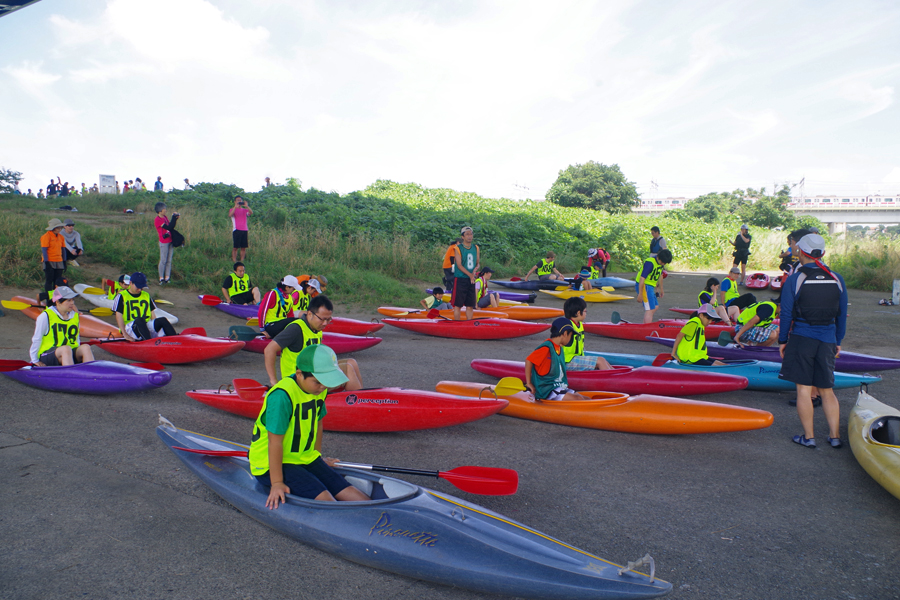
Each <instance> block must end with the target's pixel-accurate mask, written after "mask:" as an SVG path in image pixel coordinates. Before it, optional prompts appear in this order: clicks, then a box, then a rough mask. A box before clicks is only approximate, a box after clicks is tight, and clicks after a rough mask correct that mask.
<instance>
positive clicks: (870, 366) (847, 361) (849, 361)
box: [647, 335, 900, 373]
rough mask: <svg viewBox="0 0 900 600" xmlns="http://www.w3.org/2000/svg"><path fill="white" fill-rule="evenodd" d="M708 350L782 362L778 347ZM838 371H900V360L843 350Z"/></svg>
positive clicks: (710, 347)
mask: <svg viewBox="0 0 900 600" xmlns="http://www.w3.org/2000/svg"><path fill="white" fill-rule="evenodd" d="M647 341H648V342H656V343H657V344H662V345H663V346H668V347H669V348H671V347H673V345H674V343H675V340H668V339H664V338H660V337H656V336H652V335H651V336H647ZM706 350H707V352H708V353H709V356H710V358H725V359H739V360H740V359H748V358H749V359H752V360H768V361H771V362H777V363H780V362H781V354H779V352H778V346H769V347H763V346H745V347H743V348H741V347H740V346H736V345H735V344H728V345H727V346H720V345H719V344H718V343H717V342H709V341H707V342H706ZM834 368H835V370H836V371H846V372H849V373H859V372H868V371H888V370H890V369H900V360H897V359H896V358H885V357H883V356H873V355H871V354H859V353H857V352H847V351H846V350H841V355H840V356H839V357H837V358H836V359H835V361H834Z"/></svg>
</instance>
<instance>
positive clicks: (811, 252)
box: [797, 233, 825, 258]
mask: <svg viewBox="0 0 900 600" xmlns="http://www.w3.org/2000/svg"><path fill="white" fill-rule="evenodd" d="M797 247H798V248H799V249H800V251H801V252H803V254H806V255H807V256H811V257H813V258H820V257H821V256H822V255H823V254H825V240H824V238H822V236H821V235H819V234H816V233H810V234H807V235H804V236H803V237H802V238H800V241H799V242H797Z"/></svg>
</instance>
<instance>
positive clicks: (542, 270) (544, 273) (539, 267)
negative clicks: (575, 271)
mask: <svg viewBox="0 0 900 600" xmlns="http://www.w3.org/2000/svg"><path fill="white" fill-rule="evenodd" d="M554 260H556V253H555V252H553V251H552V250H551V251H548V252H547V258H542V259H541V262H539V263H538V264H536V265H534V266H533V267H531V270H530V271H528V273H527V274H526V275H525V277H523V279H524V280H525V281H528V278H529V277H531V274H532V273H534V272H535V271H537V276H538V279H539V280H540V281H548V280H550V279H558V280H560V281H563V280H564V279H565V277H563V275H562V273H560V272H559V271H557V270H556V267H555V266H554V264H553V261H554Z"/></svg>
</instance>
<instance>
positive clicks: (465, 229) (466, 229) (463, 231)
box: [459, 225, 474, 234]
mask: <svg viewBox="0 0 900 600" xmlns="http://www.w3.org/2000/svg"><path fill="white" fill-rule="evenodd" d="M467 231H472V228H471V227H469V226H468V225H466V226H465V227H463V228H462V229H460V230H459V233H460V234H463V233H465V232H467ZM473 233H474V232H473Z"/></svg>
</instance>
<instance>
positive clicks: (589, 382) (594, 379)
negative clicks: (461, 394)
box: [472, 359, 747, 396]
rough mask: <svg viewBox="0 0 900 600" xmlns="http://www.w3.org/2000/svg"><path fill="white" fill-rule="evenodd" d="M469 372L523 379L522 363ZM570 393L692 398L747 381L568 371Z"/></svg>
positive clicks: (656, 371)
mask: <svg viewBox="0 0 900 600" xmlns="http://www.w3.org/2000/svg"><path fill="white" fill-rule="evenodd" d="M472 368H473V369H475V370H476V371H478V372H479V373H484V374H485V375H490V376H491V377H498V378H499V377H518V378H519V379H522V380H523V381H524V379H525V363H524V362H519V361H513V360H492V359H475V360H473V361H472ZM567 376H568V379H569V387H570V388H572V389H573V390H577V391H582V390H602V391H604V392H620V393H622V394H629V395H635V394H662V395H666V396H694V395H697V394H719V393H722V392H733V391H735V390H742V389H744V388H745V387H747V378H746V377H738V376H735V375H720V374H718V373H715V374H714V373H698V372H696V371H677V370H675V369H665V368H661V367H637V368H633V367H613V368H612V369H609V370H606V371H569V372H568V373H567Z"/></svg>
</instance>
